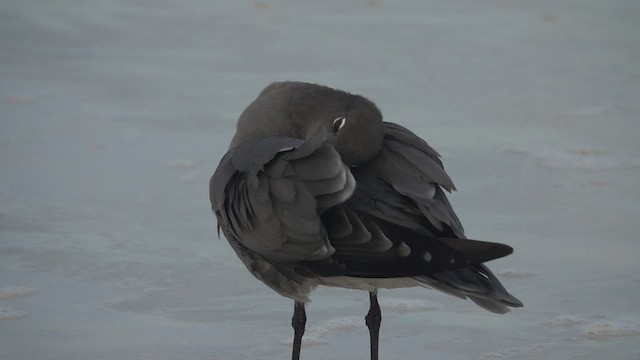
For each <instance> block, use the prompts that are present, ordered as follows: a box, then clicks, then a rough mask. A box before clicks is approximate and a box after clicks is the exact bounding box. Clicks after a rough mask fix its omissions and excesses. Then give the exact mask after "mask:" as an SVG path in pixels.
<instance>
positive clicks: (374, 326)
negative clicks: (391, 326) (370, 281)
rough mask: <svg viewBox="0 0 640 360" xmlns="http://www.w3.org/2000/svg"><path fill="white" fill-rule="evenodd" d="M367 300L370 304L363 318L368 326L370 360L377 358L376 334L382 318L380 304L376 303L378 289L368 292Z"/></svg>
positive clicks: (376, 359) (378, 331)
mask: <svg viewBox="0 0 640 360" xmlns="http://www.w3.org/2000/svg"><path fill="white" fill-rule="evenodd" d="M369 300H370V301H371V306H370V307H369V312H368V313H367V316H365V318H364V319H365V320H366V323H367V327H368V328H369V337H370V338H371V360H378V334H379V333H380V321H381V320H382V311H380V305H379V304H378V289H375V290H373V291H370V292H369Z"/></svg>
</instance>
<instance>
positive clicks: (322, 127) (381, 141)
mask: <svg viewBox="0 0 640 360" xmlns="http://www.w3.org/2000/svg"><path fill="white" fill-rule="evenodd" d="M439 156H440V155H439V154H438V153H437V152H436V151H435V150H434V149H433V148H431V147H430V146H429V145H428V144H427V143H426V142H425V141H424V140H422V139H421V138H419V137H418V136H416V135H415V134H414V133H412V132H411V131H409V130H407V129H405V128H404V127H402V126H400V125H397V124H394V123H390V122H384V121H383V120H382V114H381V113H380V111H379V110H378V108H377V107H376V105H375V104H374V103H373V102H371V101H369V100H367V99H366V98H364V97H362V96H359V95H353V94H350V93H347V92H344V91H339V90H335V89H331V88H329V87H325V86H321V85H315V84H309V83H301V82H279V83H274V84H271V85H269V86H268V87H267V88H265V89H264V90H263V91H262V92H261V93H260V95H259V96H258V98H257V99H256V100H254V101H253V102H252V103H251V104H250V105H249V106H248V107H247V108H246V109H245V110H244V112H243V113H242V115H241V116H240V119H239V120H238V124H237V132H236V134H235V136H234V137H233V140H232V141H231V145H230V147H229V151H228V152H227V154H226V155H225V156H224V157H223V158H222V160H221V161H220V165H219V166H218V168H217V169H216V171H215V173H214V174H213V177H212V178H211V182H210V184H209V191H210V198H211V205H212V209H213V212H214V213H215V216H216V218H217V220H218V233H219V232H220V230H222V232H223V233H224V235H225V236H226V238H227V240H228V241H229V244H231V247H232V248H233V250H235V252H236V254H237V255H238V257H239V258H240V259H241V260H242V262H243V263H244V264H245V265H246V267H247V269H249V271H250V272H251V273H252V274H253V275H254V276H255V277H256V278H258V279H259V280H260V281H262V282H263V283H265V284H266V285H267V286H269V287H270V288H272V289H273V290H275V291H276V292H277V293H279V294H280V295H282V296H285V297H288V298H290V299H292V300H293V301H294V312H293V318H292V320H291V324H292V326H293V329H294V341H293V356H292V358H293V359H294V360H297V359H299V357H300V345H301V342H302V335H303V333H304V327H305V323H306V314H305V303H307V302H308V301H309V294H310V293H311V291H312V290H313V289H314V288H315V287H316V286H318V285H326V286H335V287H342V288H351V289H360V290H366V291H369V298H370V308H369V312H368V313H367V315H366V317H365V320H366V324H367V327H368V328H369V334H370V338H371V359H372V360H377V359H378V333H379V330H380V321H381V318H382V315H381V311H380V306H379V305H378V299H377V291H378V288H400V287H413V286H423V287H426V288H433V289H437V290H440V291H443V292H445V293H447V294H450V295H453V296H457V297H459V298H462V299H467V298H468V299H471V300H472V301H473V302H475V303H476V304H478V305H480V306H481V307H483V308H485V309H487V310H489V311H492V312H495V313H505V312H507V311H509V309H508V307H521V306H522V303H521V302H520V301H519V300H518V299H516V298H515V297H513V296H512V295H511V294H509V293H508V292H507V291H506V290H505V288H504V287H503V286H502V284H500V282H499V281H498V279H497V278H496V277H495V276H494V275H493V273H492V272H491V271H490V270H489V269H488V268H487V267H486V266H485V265H483V263H484V262H486V261H490V260H493V259H497V258H500V257H503V256H506V255H509V254H511V253H512V251H513V249H512V248H511V247H509V246H507V245H504V244H499V243H493V242H484V241H477V240H470V239H467V238H466V237H465V235H464V230H463V228H462V224H460V220H458V217H457V216H456V214H455V213H454V211H453V209H452V208H451V205H450V204H449V201H448V200H447V197H446V196H445V193H444V191H443V189H444V190H446V191H448V192H451V191H453V190H455V187H454V185H453V182H452V181H451V179H450V178H449V176H448V175H447V173H446V172H445V170H444V168H443V166H442V162H441V161H440V159H439Z"/></svg>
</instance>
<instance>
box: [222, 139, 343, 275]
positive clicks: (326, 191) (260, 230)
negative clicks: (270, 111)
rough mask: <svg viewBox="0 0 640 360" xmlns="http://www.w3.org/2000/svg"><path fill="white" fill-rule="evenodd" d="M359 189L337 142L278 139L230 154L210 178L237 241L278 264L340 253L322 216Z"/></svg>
mask: <svg viewBox="0 0 640 360" xmlns="http://www.w3.org/2000/svg"><path fill="white" fill-rule="evenodd" d="M354 188H355V180H354V179H353V176H352V175H351V172H350V171H349V168H348V167H347V166H345V165H344V164H343V163H342V161H341V159H340V155H339V154H338V152H337V151H336V150H335V149H334V148H333V146H332V145H331V144H329V143H327V142H323V141H322V140H321V138H320V137H319V136H316V137H312V138H310V139H308V140H301V139H294V138H289V137H281V136H276V137H269V138H261V139H254V140H249V141H246V142H244V143H242V144H240V145H239V146H237V147H235V148H233V149H231V150H230V151H229V152H228V153H227V154H226V155H225V156H224V157H223V159H222V160H221V162H220V165H219V166H218V168H217V170H216V172H215V173H214V175H213V177H212V178H211V182H210V196H211V204H212V207H213V211H214V213H215V214H216V217H217V218H218V226H219V227H220V228H222V230H223V231H224V233H225V235H226V236H227V238H228V239H229V240H230V241H237V242H238V243H240V244H241V245H242V246H244V247H246V248H248V249H250V250H252V251H254V252H256V253H258V254H259V255H261V256H263V257H264V258H266V259H269V260H271V261H274V262H296V261H311V260H320V259H324V258H327V257H329V256H330V255H331V254H333V252H334V251H335V250H334V248H333V247H332V246H331V244H330V243H329V240H328V237H327V233H326V231H325V229H324V227H323V224H322V222H321V220H320V214H321V213H322V212H323V211H324V210H325V209H328V208H330V207H332V206H334V205H336V204H339V203H342V202H344V201H345V200H346V199H347V198H349V197H350V196H351V194H352V193H353V191H354Z"/></svg>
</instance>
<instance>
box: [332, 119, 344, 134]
mask: <svg viewBox="0 0 640 360" xmlns="http://www.w3.org/2000/svg"><path fill="white" fill-rule="evenodd" d="M346 123H347V118H346V117H344V116H339V117H337V118H335V119H334V120H333V131H334V132H338V130H340V129H342V128H343V127H344V125H345V124H346Z"/></svg>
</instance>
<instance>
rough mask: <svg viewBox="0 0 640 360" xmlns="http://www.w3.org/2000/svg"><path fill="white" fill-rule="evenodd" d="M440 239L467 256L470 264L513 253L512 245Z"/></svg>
mask: <svg viewBox="0 0 640 360" xmlns="http://www.w3.org/2000/svg"><path fill="white" fill-rule="evenodd" d="M439 240H440V241H441V242H442V243H444V244H445V245H447V246H449V247H450V248H452V249H453V250H455V251H456V252H458V253H460V254H461V255H462V256H464V257H465V258H467V261H468V262H469V264H481V263H483V262H487V261H491V260H495V259H499V258H501V257H505V256H507V255H510V254H512V253H513V248H512V247H511V246H509V245H505V244H501V243H495V242H489V241H479V240H471V239H457V238H445V239H439Z"/></svg>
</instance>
